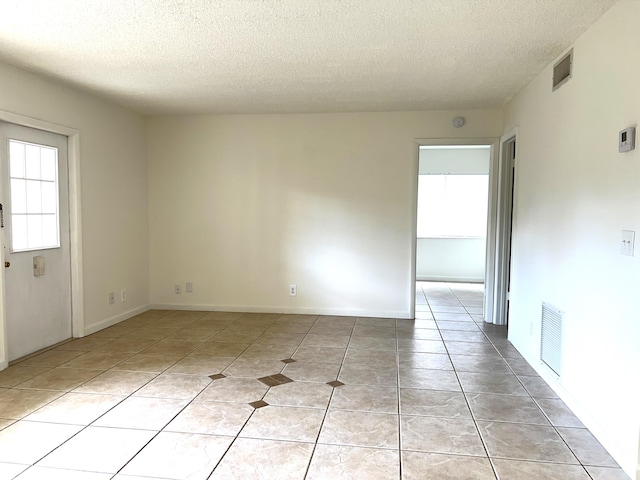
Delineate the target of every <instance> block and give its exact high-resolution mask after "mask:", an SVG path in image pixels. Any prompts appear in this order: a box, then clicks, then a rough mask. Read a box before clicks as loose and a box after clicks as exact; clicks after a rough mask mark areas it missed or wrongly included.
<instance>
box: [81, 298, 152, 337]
mask: <svg viewBox="0 0 640 480" xmlns="http://www.w3.org/2000/svg"><path fill="white" fill-rule="evenodd" d="M149 310H151V307H150V306H149V305H143V306H141V307H137V308H134V309H133V310H128V311H126V312H124V313H120V314H118V315H114V316H113V317H109V318H105V319H104V320H102V321H101V322H98V323H95V324H93V325H89V326H85V329H84V335H85V336H86V335H91V334H92V333H96V332H99V331H100V330H104V329H105V328H108V327H111V326H113V325H116V324H118V323H120V322H123V321H125V320H128V319H130V318H131V317H135V316H136V315H140V314H141V313H144V312H147V311H149Z"/></svg>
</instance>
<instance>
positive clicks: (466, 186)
mask: <svg viewBox="0 0 640 480" xmlns="http://www.w3.org/2000/svg"><path fill="white" fill-rule="evenodd" d="M490 160H491V147H490V146H489V145H436V146H433V145H431V146H421V147H420V153H419V160H418V162H419V166H418V201H417V203H418V207H417V240H416V242H417V244H416V245H417V250H416V280H418V281H438V282H468V283H482V282H484V277H485V265H486V233H487V212H488V193H489V170H490Z"/></svg>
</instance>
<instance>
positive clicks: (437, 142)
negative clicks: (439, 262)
mask: <svg viewBox="0 0 640 480" xmlns="http://www.w3.org/2000/svg"><path fill="white" fill-rule="evenodd" d="M446 145H486V146H490V147H491V154H490V155H491V159H490V163H489V165H490V167H489V199H488V200H489V205H488V207H489V209H488V215H487V246H488V245H489V244H490V243H491V244H493V243H494V242H495V240H494V237H493V236H494V235H495V224H496V213H495V206H494V204H495V202H494V197H496V195H497V191H496V189H495V188H494V186H493V185H494V184H495V183H497V179H496V177H497V175H496V172H497V170H496V168H495V166H496V165H497V164H498V159H499V147H500V139H499V138H495V137H478V138H474V137H465V138H418V139H416V140H415V145H414V160H413V165H412V172H411V174H412V187H411V188H412V190H411V191H412V194H413V198H412V204H411V222H412V226H411V265H410V268H409V272H410V274H409V275H410V277H409V280H410V282H411V288H410V289H409V290H410V293H409V315H410V318H415V314H416V251H417V248H418V174H419V171H420V170H419V168H420V147H435V146H446ZM496 199H497V197H496ZM494 264H495V262H494V259H493V256H491V258H490V256H489V249H488V248H487V255H486V259H485V293H484V313H485V318H487V317H486V313H487V305H489V304H491V303H492V300H493V296H488V295H487V280H488V278H490V280H491V285H493V273H492V272H493V270H494ZM491 292H493V290H491Z"/></svg>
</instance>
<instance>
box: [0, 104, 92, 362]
mask: <svg viewBox="0 0 640 480" xmlns="http://www.w3.org/2000/svg"><path fill="white" fill-rule="evenodd" d="M0 122H4V123H13V124H16V125H20V126H23V127H30V128H36V129H38V130H45V131H48V132H51V133H57V134H60V135H64V136H66V137H67V155H68V165H69V243H70V246H69V247H70V258H71V328H72V335H73V337H82V336H84V288H83V285H84V283H83V273H82V211H81V178H80V132H79V131H78V130H76V129H75V128H70V127H65V126H63V125H58V124H55V123H51V122H47V121H44V120H39V119H37V118H31V117H26V116H24V115H19V114H17V113H13V112H7V111H4V110H0ZM3 243H4V239H3V238H2V235H0V250H2V247H3V246H4V245H3ZM5 308H6V302H5V273H4V268H0V370H2V369H4V368H6V367H7V365H8V363H9V362H8V358H9V357H8V344H7V330H6V329H7V324H6V322H5V317H6V312H5Z"/></svg>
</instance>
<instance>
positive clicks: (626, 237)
mask: <svg viewBox="0 0 640 480" xmlns="http://www.w3.org/2000/svg"><path fill="white" fill-rule="evenodd" d="M621 240H622V243H621V244H620V253H621V254H622V255H628V256H630V257H633V244H634V243H635V241H636V232H634V231H633V230H622V238H621Z"/></svg>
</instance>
